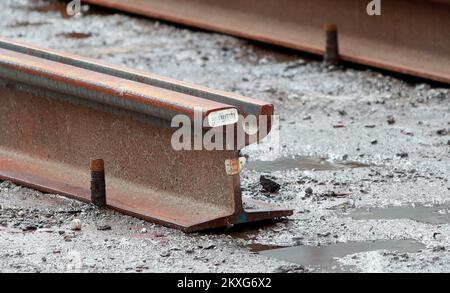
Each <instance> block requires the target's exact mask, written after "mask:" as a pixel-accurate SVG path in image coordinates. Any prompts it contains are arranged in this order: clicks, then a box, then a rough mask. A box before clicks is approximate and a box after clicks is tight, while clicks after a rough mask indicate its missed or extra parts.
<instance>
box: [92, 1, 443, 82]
mask: <svg viewBox="0 0 450 293" xmlns="http://www.w3.org/2000/svg"><path fill="white" fill-rule="evenodd" d="M85 2H88V3H91V4H96V5H102V6H105V7H109V8H113V9H119V10H123V11H127V12H131V13H136V14H140V15H144V16H148V17H152V18H159V19H163V20H167V21H171V22H176V23H181V24H184V25H188V26H193V27H199V28H203V29H208V30H213V31H218V32H223V33H226V34H231V35H236V36H239V37H244V38H249V39H253V40H257V41H261V42H266V43H271V44H275V45H280V46H284V47H288V48H292V49H296V50H301V51H306V52H310V53H313V54H320V55H323V54H324V49H325V37H324V30H323V26H324V25H325V24H329V23H333V24H336V25H337V27H338V30H339V43H340V48H339V51H340V58H341V59H342V60H345V61H351V62H356V63H361V64H364V65H369V66H374V67H379V68H384V69H388V70H392V71H396V72H400V73H404V74H410V75H415V76H419V77H423V78H427V79H432V80H436V81H440V82H445V83H450V52H449V48H450V31H449V29H448V28H449V27H450V5H449V4H450V1H448V0H439V1H433V0H387V1H382V15H381V16H368V15H367V13H366V7H367V4H368V3H369V1H361V0H340V1H331V0H301V1H297V0H246V1H240V0H229V1H222V0H130V1H119V0H87V1H85Z"/></svg>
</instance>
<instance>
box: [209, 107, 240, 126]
mask: <svg viewBox="0 0 450 293" xmlns="http://www.w3.org/2000/svg"><path fill="white" fill-rule="evenodd" d="M238 120H239V114H238V111H237V109H225V110H220V111H215V112H212V113H209V115H208V125H209V126H211V127H219V126H225V125H230V124H234V123H236V122H238Z"/></svg>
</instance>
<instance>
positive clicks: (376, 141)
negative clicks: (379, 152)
mask: <svg viewBox="0 0 450 293" xmlns="http://www.w3.org/2000/svg"><path fill="white" fill-rule="evenodd" d="M370 143H371V144H373V145H375V144H378V140H376V139H375V140H372V141H371V142H370Z"/></svg>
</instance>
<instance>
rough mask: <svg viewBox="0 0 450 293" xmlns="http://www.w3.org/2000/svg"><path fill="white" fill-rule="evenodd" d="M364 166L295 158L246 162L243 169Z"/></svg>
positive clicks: (320, 168) (322, 168)
mask: <svg viewBox="0 0 450 293" xmlns="http://www.w3.org/2000/svg"><path fill="white" fill-rule="evenodd" d="M365 167H369V165H365V164H362V163H358V162H347V161H345V162H331V161H329V160H328V159H325V158H314V157H295V158H280V159H277V160H275V161H254V162H248V163H247V164H246V165H245V168H247V169H248V170H252V171H257V172H274V171H285V170H291V169H298V170H299V171H307V170H312V171H334V170H340V169H347V168H365Z"/></svg>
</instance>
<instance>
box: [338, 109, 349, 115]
mask: <svg viewBox="0 0 450 293" xmlns="http://www.w3.org/2000/svg"><path fill="white" fill-rule="evenodd" d="M338 113H339V115H341V116H347V111H345V110H339V111H338Z"/></svg>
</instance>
